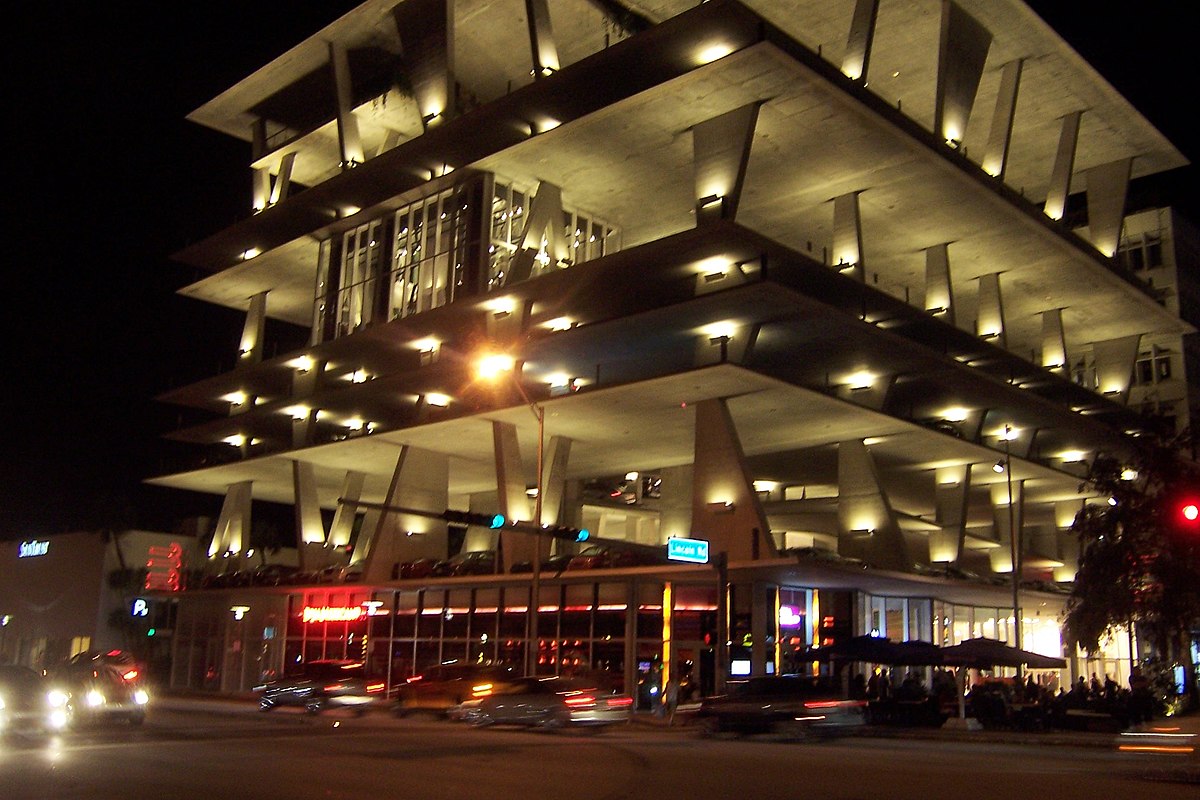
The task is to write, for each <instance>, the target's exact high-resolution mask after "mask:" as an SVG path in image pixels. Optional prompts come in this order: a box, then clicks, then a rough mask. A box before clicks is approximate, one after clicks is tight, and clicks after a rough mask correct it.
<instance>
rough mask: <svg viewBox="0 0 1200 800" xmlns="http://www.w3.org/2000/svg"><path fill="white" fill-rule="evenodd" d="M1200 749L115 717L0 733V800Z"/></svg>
mask: <svg viewBox="0 0 1200 800" xmlns="http://www.w3.org/2000/svg"><path fill="white" fill-rule="evenodd" d="M1196 767H1197V761H1196V754H1195V753H1193V754H1191V755H1171V754H1164V753H1128V752H1120V751H1118V750H1117V749H1116V747H1115V746H1114V747H1112V748H1108V747H1071V746H1055V747H1048V746H1045V745H1044V744H1036V743H1035V744H1032V745H1024V744H1001V743H981V742H979V741H970V740H969V738H967V737H964V740H963V741H955V740H942V741H929V740H920V739H876V738H852V739H839V740H835V741H831V742H808V743H794V742H781V741H775V740H771V739H770V738H753V737H752V738H750V739H706V738H700V737H699V736H697V735H696V734H695V733H693V732H690V731H687V730H680V729H678V728H675V729H666V728H656V727H650V726H645V725H630V726H622V727H620V728H619V729H608V730H605V731H604V732H602V733H598V734H590V733H584V732H577V731H567V732H562V733H541V732H536V731H526V730H519V729H500V728H490V729H484V730H476V729H472V728H467V727H464V726H461V725H458V724H455V723H450V722H443V721H436V720H432V719H427V718H415V719H413V718H410V719H403V720H397V719H394V718H392V717H390V716H388V715H386V714H383V713H371V714H367V715H365V716H363V717H355V716H353V715H350V714H345V713H343V712H331V713H327V714H324V715H322V716H320V717H308V716H305V715H303V714H300V713H297V712H296V711H294V710H292V709H277V710H275V711H272V712H271V713H269V714H260V713H257V712H255V711H254V710H252V707H251V706H250V705H249V704H246V705H245V706H244V708H236V707H235V708H231V707H228V706H227V707H225V708H223V709H222V710H221V711H219V712H217V711H213V710H210V709H206V708H205V707H204V706H203V705H202V704H197V705H196V706H195V707H186V706H184V707H178V706H176V707H171V708H164V707H159V708H155V709H152V710H151V713H150V717H149V719H148V720H147V722H146V724H145V725H144V726H143V727H141V728H131V727H128V726H124V725H117V726H113V727H106V728H101V729H94V730H87V731H81V732H73V733H69V734H66V735H63V736H58V737H49V738H36V737H34V738H23V737H8V738H5V739H3V740H0V798H4V800H24V798H47V800H67V799H68V798H89V799H90V798H95V799H96V800H101V799H102V800H116V799H118V798H130V799H131V800H143V799H153V798H181V799H182V800H187V799H189V798H195V799H196V800H225V799H226V798H288V800H301V799H303V798H354V800H364V799H367V800H369V799H370V798H388V800H392V799H393V798H414V799H419V800H440V799H441V798H455V799H456V800H462V799H463V798H489V800H492V799H494V800H507V798H513V799H514V800H523V798H540V797H553V798H564V799H565V798H569V800H618V799H620V798H655V800H659V799H660V798H661V799H662V800H670V799H671V798H681V799H682V798H688V799H689V800H696V799H697V798H731V800H751V799H753V800H757V799H758V798H795V799H796V800H804V799H805V798H813V799H814V800H816V799H818V798H819V800H868V799H869V800H876V799H880V800H882V799H884V798H896V799H897V800H903V799H906V798H912V800H931V798H937V799H940V798H971V800H975V799H976V798H978V800H987V798H1005V799H1006V800H1008V799H1011V798H1017V799H1019V800H1040V799H1041V798H1046V800H1062V799H1063V798H1073V797H1079V798H1085V797H1086V798H1089V799H1090V800H1096V798H1100V799H1101V800H1104V799H1105V798H1107V797H1110V796H1116V797H1139V798H1174V797H1180V798H1184V797H1186V798H1189V800H1195V798H1196V797H1197V796H1200V784H1198V783H1196V782H1195V781H1196V777H1197V775H1198V774H1200V772H1198V771H1197V769H1196Z"/></svg>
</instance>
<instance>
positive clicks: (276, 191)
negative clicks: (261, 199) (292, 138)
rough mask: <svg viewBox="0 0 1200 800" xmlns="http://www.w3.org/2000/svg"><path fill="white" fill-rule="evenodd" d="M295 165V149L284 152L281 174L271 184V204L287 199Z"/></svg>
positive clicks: (280, 162)
mask: <svg viewBox="0 0 1200 800" xmlns="http://www.w3.org/2000/svg"><path fill="white" fill-rule="evenodd" d="M295 165H296V152H295V151H292V152H290V153H284V155H283V158H281V159H279V174H278V175H276V176H275V182H274V184H272V186H271V197H270V202H271V205H275V204H276V203H278V202H279V201H280V200H286V199H287V196H288V192H289V191H290V190H291V188H292V168H293V167H294V166H295Z"/></svg>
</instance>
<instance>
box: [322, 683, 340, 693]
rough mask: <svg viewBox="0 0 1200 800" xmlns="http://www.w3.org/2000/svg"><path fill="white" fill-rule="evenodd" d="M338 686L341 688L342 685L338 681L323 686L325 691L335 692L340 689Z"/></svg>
mask: <svg viewBox="0 0 1200 800" xmlns="http://www.w3.org/2000/svg"><path fill="white" fill-rule="evenodd" d="M340 688H342V685H341V684H340V683H331V684H329V685H328V686H326V687H325V691H327V692H336V691H337V690H338V689H340Z"/></svg>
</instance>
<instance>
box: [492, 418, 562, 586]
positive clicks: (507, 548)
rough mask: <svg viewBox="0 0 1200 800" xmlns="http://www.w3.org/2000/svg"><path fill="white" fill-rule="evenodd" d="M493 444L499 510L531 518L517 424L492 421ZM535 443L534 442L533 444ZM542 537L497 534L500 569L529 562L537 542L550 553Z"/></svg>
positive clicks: (546, 553) (508, 533)
mask: <svg viewBox="0 0 1200 800" xmlns="http://www.w3.org/2000/svg"><path fill="white" fill-rule="evenodd" d="M492 446H493V448H494V452H495V458H496V489H497V500H499V506H500V508H499V511H500V513H501V514H503V515H504V516H505V517H507V518H508V519H516V520H525V521H529V520H532V519H533V509H534V502H533V499H532V498H530V497H529V495H528V493H527V491H526V488H527V486H526V480H525V468H524V464H523V462H522V460H521V447H520V444H519V442H518V441H517V426H516V425H513V424H512V423H511V422H498V421H493V422H492ZM534 446H535V447H536V446H537V445H536V444H535V445H534ZM542 539H544V537H541V536H536V535H534V534H529V533H518V532H516V531H503V532H502V533H501V534H500V550H501V553H502V557H503V562H504V564H503V571H504V572H508V570H509V569H510V568H511V567H512V565H513V564H515V563H516V562H518V561H532V560H533V554H534V547H535V546H536V545H537V544H538V543H539V542H540V543H541V544H542V548H541V552H542V555H543V556H546V555H549V553H550V548H549V540H548V539H547V540H546V541H544V542H543V541H541V540H542Z"/></svg>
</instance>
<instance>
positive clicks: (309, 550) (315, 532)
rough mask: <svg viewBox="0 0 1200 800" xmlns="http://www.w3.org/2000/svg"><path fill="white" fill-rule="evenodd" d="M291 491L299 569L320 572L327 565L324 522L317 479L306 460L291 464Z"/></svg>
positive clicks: (327, 556) (327, 555)
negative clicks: (293, 504)
mask: <svg viewBox="0 0 1200 800" xmlns="http://www.w3.org/2000/svg"><path fill="white" fill-rule="evenodd" d="M292 490H293V496H294V498H295V506H294V508H295V515H296V552H297V554H298V555H299V558H300V569H302V570H314V569H321V568H322V567H325V566H328V564H329V553H328V552H326V549H325V523H324V522H323V521H322V520H321V506H320V503H319V501H318V498H317V476H316V472H315V470H314V469H313V465H312V464H310V463H308V462H307V461H295V460H293V461H292Z"/></svg>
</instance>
